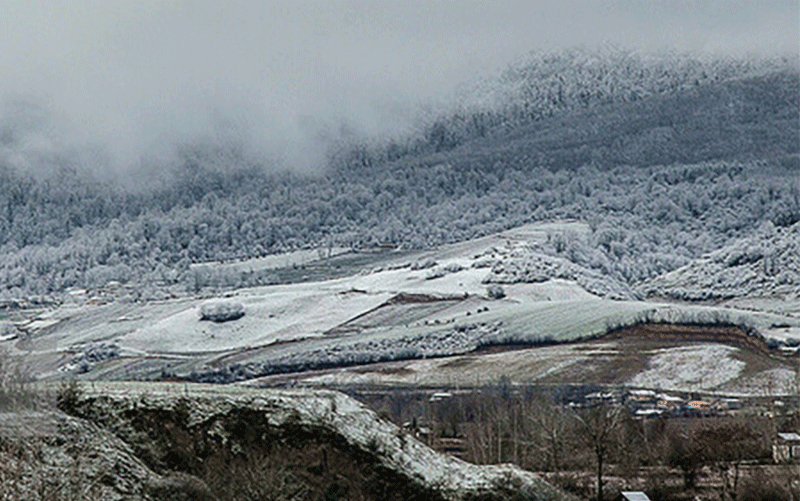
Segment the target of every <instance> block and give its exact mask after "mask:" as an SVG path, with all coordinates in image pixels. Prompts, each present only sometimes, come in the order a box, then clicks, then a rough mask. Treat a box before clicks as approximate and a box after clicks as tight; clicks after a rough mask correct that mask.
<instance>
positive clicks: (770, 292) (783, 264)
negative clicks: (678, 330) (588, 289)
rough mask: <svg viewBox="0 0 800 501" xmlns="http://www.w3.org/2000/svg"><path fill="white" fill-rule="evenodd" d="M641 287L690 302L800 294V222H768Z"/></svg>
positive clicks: (653, 293)
mask: <svg viewBox="0 0 800 501" xmlns="http://www.w3.org/2000/svg"><path fill="white" fill-rule="evenodd" d="M642 289H643V290H644V291H645V292H647V294H648V295H651V296H666V297H671V298H675V299H681V300H689V301H703V300H719V299H732V298H740V297H751V298H752V297H780V298H794V299H796V298H800V223H795V224H794V225H793V226H790V227H788V228H776V227H774V226H772V225H771V224H765V225H764V226H762V227H761V228H760V229H759V230H758V231H757V232H756V233H755V234H753V235H752V236H751V237H749V238H746V239H742V240H739V241H737V242H736V243H734V244H732V245H729V246H727V247H724V248H722V249H719V250H717V251H715V252H712V253H710V254H709V255H707V256H705V257H703V258H701V259H697V260H695V261H693V262H692V263H690V264H688V265H686V266H684V267H682V268H679V269H677V270H674V271H671V272H669V273H666V274H665V275H662V276H660V277H657V278H654V279H652V280H650V281H648V282H646V283H644V284H643V286H642Z"/></svg>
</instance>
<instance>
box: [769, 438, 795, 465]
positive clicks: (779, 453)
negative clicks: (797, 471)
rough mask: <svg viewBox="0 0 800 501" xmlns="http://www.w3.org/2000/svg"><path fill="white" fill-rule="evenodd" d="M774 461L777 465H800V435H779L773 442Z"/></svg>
mask: <svg viewBox="0 0 800 501" xmlns="http://www.w3.org/2000/svg"><path fill="white" fill-rule="evenodd" d="M772 459H773V461H775V462H776V463H800V435H798V434H797V433H778V436H777V437H775V440H773V442H772Z"/></svg>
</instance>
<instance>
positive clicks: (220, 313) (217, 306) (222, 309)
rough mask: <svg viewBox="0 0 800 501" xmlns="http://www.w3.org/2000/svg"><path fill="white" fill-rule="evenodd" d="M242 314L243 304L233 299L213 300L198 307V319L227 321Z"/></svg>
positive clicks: (240, 316) (235, 318)
mask: <svg viewBox="0 0 800 501" xmlns="http://www.w3.org/2000/svg"><path fill="white" fill-rule="evenodd" d="M243 316H244V305H242V303H236V302H233V301H214V302H211V303H206V304H204V305H202V306H201V307H200V320H211V321H212V322H227V321H229V320H237V319H239V318H242V317H243Z"/></svg>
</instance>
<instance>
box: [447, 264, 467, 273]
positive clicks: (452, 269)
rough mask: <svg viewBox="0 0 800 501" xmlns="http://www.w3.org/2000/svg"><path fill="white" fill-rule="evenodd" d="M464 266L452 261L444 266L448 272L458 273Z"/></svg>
mask: <svg viewBox="0 0 800 501" xmlns="http://www.w3.org/2000/svg"><path fill="white" fill-rule="evenodd" d="M463 269H464V267H463V266H461V265H460V264H458V263H450V264H448V265H447V266H445V267H444V271H446V272H447V273H458V272H459V271H461V270H463Z"/></svg>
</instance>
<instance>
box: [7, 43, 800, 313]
mask: <svg viewBox="0 0 800 501" xmlns="http://www.w3.org/2000/svg"><path fill="white" fill-rule="evenodd" d="M457 102H458V105H457V106H454V107H451V108H447V109H444V110H441V111H439V112H437V113H436V114H433V115H432V116H430V117H427V118H424V119H421V122H420V127H419V132H418V133H416V134H410V135H408V136H405V137H395V138H390V139H389V138H381V139H375V138H372V139H367V140H363V141H360V142H357V143H350V144H348V145H346V146H341V147H340V148H339V149H338V150H337V151H331V152H330V155H329V163H328V165H327V166H326V167H325V168H324V169H322V170H320V171H318V172H311V173H298V172H292V171H284V172H276V171H275V170H274V169H271V168H269V166H267V165H263V164H262V163H260V161H259V160H258V159H253V158H252V157H251V156H248V155H246V154H244V153H243V152H242V151H241V149H240V148H238V146H237V145H236V144H218V143H208V144H192V145H183V146H181V147H180V148H179V150H180V161H178V162H174V163H171V164H170V165H165V166H163V168H162V169H161V170H162V171H165V172H167V173H168V175H167V178H168V181H167V182H166V183H165V184H163V185H160V186H157V187H149V188H147V189H140V190H129V189H125V188H123V187H120V186H117V185H115V184H113V183H112V182H109V181H100V180H97V179H96V178H92V177H91V176H89V175H88V174H86V170H85V169H83V168H82V166H81V164H80V161H78V160H76V159H75V158H73V157H71V156H69V155H60V156H59V155H51V156H49V157H42V158H40V159H39V161H41V162H44V163H48V164H50V165H52V166H54V168H53V169H51V172H52V173H51V174H47V175H36V174H31V173H29V172H27V171H22V170H19V169H17V168H16V167H15V166H14V163H13V162H12V161H11V159H12V158H13V155H14V154H15V152H16V151H18V150H19V149H20V148H21V147H22V146H21V145H20V144H19V141H20V140H21V139H20V138H21V137H22V136H21V135H20V133H19V131H18V129H17V128H16V127H19V126H20V124H19V122H18V121H17V122H15V121H10V120H3V121H0V124H2V125H0V299H11V298H23V297H30V296H39V297H57V296H58V295H60V294H61V293H63V292H64V291H65V290H66V289H68V288H88V289H94V288H99V287H103V286H105V285H106V284H108V283H109V282H110V281H119V282H122V283H129V284H132V286H134V288H135V289H136V290H137V291H138V294H140V296H141V297H151V295H152V294H153V291H155V290H156V289H157V288H159V287H163V286H165V285H170V286H174V287H175V288H178V289H180V288H188V287H189V285H188V284H189V283H190V282H191V277H192V273H193V271H192V269H191V268H190V265H191V264H192V263H198V262H206V261H219V260H234V259H244V258H252V257H260V256H265V255H268V254H274V253H278V252H284V251H289V250H296V249H304V248H327V247H332V246H344V247H352V248H355V249H364V248H369V247H372V246H375V245H377V244H392V245H396V246H400V247H403V248H428V247H430V246H434V245H437V244H442V243H446V242H454V241H460V240H464V239H468V238H472V237H475V236H479V235H485V234H488V233H492V232H496V231H500V230H503V229H506V228H510V227H513V226H517V225H520V224H522V223H526V222H530V221H536V220H547V219H554V218H576V219H579V220H582V221H585V222H587V223H588V224H589V227H590V229H591V234H590V236H589V238H588V239H579V238H575V237H574V236H573V235H569V234H560V235H556V236H555V237H556V238H554V241H553V245H552V249H551V251H552V253H553V254H557V255H559V256H561V257H564V258H567V259H569V260H571V261H573V262H575V263H577V264H580V265H582V266H587V267H589V268H591V269H594V270H597V271H598V272H601V273H603V274H606V275H609V276H611V277H613V278H614V279H616V280H619V281H621V282H625V283H628V284H631V285H635V284H638V283H640V282H642V281H644V280H647V279H650V278H653V277H655V276H657V275H660V274H662V273H665V272H667V271H670V270H674V269H676V268H678V267H680V266H683V265H686V264H688V263H689V262H690V260H692V259H695V258H698V257H700V256H701V255H703V254H705V253H709V252H711V251H714V250H716V249H719V248H721V247H723V246H725V245H728V244H730V243H731V242H733V241H735V240H736V239H738V238H741V237H744V236H747V235H749V234H750V233H751V232H753V231H754V230H755V229H756V228H759V227H762V225H763V224H770V225H772V226H773V227H776V228H782V227H788V226H791V225H792V224H794V223H796V222H798V221H800V141H799V140H798V137H800V75H799V74H798V69H797V64H796V62H795V61H787V60H750V61H740V60H717V59H697V58H691V57H688V56H675V55H672V56H659V57H655V56H653V57H644V56H641V55H636V54H631V53H625V52H620V51H610V52H609V51H606V52H588V51H578V50H574V51H566V52H558V53H551V54H535V55H532V56H530V57H529V58H528V59H526V60H525V61H522V62H520V63H517V64H515V65H514V66H512V67H510V68H509V69H508V70H507V71H506V72H505V73H503V74H502V76H501V77H500V78H499V79H498V80H495V81H486V82H482V83H481V84H480V85H478V86H475V87H474V88H472V89H464V90H462V91H461V94H459V99H458V100H457ZM767 222H768V223H767ZM272 279H273V278H272V277H271V276H270V275H268V274H264V276H253V275H248V276H244V275H242V276H239V277H233V278H232V282H231V283H232V284H233V285H255V284H259V283H267V282H269V281H270V280H272Z"/></svg>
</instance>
